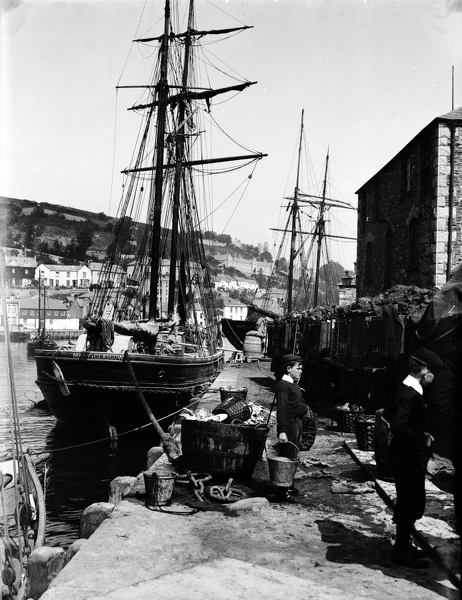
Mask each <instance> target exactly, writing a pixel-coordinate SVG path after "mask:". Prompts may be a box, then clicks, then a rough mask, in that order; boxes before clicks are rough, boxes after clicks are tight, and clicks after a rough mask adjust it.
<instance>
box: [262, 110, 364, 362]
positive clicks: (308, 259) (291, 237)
mask: <svg viewBox="0 0 462 600" xmlns="http://www.w3.org/2000/svg"><path fill="white" fill-rule="evenodd" d="M307 154H308V151H307V144H306V139H305V129H304V110H302V113H301V122H300V134H299V137H298V151H297V157H298V158H297V162H296V179H295V186H294V190H293V193H292V194H291V195H290V196H287V197H285V200H287V201H288V204H287V205H286V206H285V207H284V208H285V211H286V212H285V214H286V215H287V216H286V220H285V223H283V226H282V227H280V228H275V229H273V231H275V232H277V235H278V236H280V241H279V246H278V250H277V254H276V258H275V261H274V267H273V271H272V273H271V276H270V278H269V282H268V284H267V289H266V293H265V295H264V298H263V302H262V303H261V306H259V307H254V309H255V310H257V311H259V312H260V314H266V315H267V316H268V317H270V318H271V319H272V320H271V322H270V324H269V327H268V350H267V353H268V355H269V356H271V358H272V359H273V367H274V369H277V365H278V361H279V359H280V358H281V357H282V355H283V354H285V353H287V352H288V353H294V352H295V353H297V354H298V353H301V354H303V348H302V345H303V344H302V340H303V343H304V344H305V345H306V344H308V343H310V342H309V340H307V339H306V338H308V337H309V336H310V335H311V334H310V332H309V326H310V325H311V324H312V323H313V316H314V317H316V315H317V314H320V313H322V311H323V309H325V308H327V307H329V306H333V305H336V304H338V301H339V298H338V284H339V283H340V280H341V278H342V275H343V267H342V266H341V264H340V262H339V260H342V258H343V257H342V256H341V255H340V252H339V251H338V248H335V249H334V247H333V243H332V242H334V243H335V241H339V242H342V243H349V242H356V237H353V236H350V235H344V234H345V233H348V232H349V231H348V228H347V227H345V226H346V221H347V219H345V218H344V217H343V216H342V215H345V211H355V210H356V208H355V207H354V206H353V205H351V204H350V203H349V202H346V201H344V200H339V199H333V198H332V197H331V196H332V195H333V194H332V193H331V192H330V189H329V187H330V186H329V150H328V151H327V156H326V160H325V165H324V172H323V178H322V183H321V185H320V187H318V188H317V189H316V188H315V190H314V193H310V192H308V191H304V190H303V189H302V167H303V166H304V165H305V163H306V164H309V161H308V160H305V159H306V158H307ZM302 157H303V159H302ZM305 175H307V173H306V172H305V171H304V172H303V176H305ZM308 175H309V176H308V178H307V183H306V185H307V186H309V187H313V184H312V183H310V182H314V181H315V180H316V178H315V177H314V175H313V174H312V173H308ZM303 187H304V186H303ZM305 189H307V188H305ZM337 213H339V214H337ZM281 234H282V235H281ZM334 250H337V255H335V254H334V252H333V251H334ZM287 255H288V260H287V258H286V256H287ZM333 258H336V259H337V260H333ZM275 298H276V301H275ZM316 332H317V333H316V335H317V336H319V335H320V332H319V327H318V328H317V329H316Z"/></svg>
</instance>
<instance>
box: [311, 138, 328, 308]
mask: <svg viewBox="0 0 462 600" xmlns="http://www.w3.org/2000/svg"><path fill="white" fill-rule="evenodd" d="M328 166H329V149H327V156H326V168H325V171H324V183H323V186H322V200H321V203H320V205H319V218H318V222H317V225H316V229H317V234H318V252H317V255H316V277H315V281H314V299H313V308H316V306H317V305H318V291H319V265H320V262H321V245H322V240H323V238H324V234H325V224H326V223H325V221H324V209H325V206H326V186H327V169H328Z"/></svg>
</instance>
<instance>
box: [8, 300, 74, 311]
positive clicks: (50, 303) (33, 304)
mask: <svg viewBox="0 0 462 600" xmlns="http://www.w3.org/2000/svg"><path fill="white" fill-rule="evenodd" d="M40 306H41V308H43V300H42V302H41V305H40ZM19 307H20V308H27V309H30V310H33V309H36V310H38V307H39V299H38V297H37V298H21V299H20V300H19ZM45 308H46V310H67V306H66V305H65V304H64V302H62V301H61V300H56V299H55V298H47V299H46V301H45Z"/></svg>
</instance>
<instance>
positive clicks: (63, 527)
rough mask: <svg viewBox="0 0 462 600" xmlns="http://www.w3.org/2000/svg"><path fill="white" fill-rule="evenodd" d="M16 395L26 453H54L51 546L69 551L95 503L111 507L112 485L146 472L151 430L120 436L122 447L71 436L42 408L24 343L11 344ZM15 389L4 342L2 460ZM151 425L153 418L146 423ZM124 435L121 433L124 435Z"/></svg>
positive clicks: (49, 495) (0, 366)
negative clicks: (83, 517) (118, 479)
mask: <svg viewBox="0 0 462 600" xmlns="http://www.w3.org/2000/svg"><path fill="white" fill-rule="evenodd" d="M10 348H11V354H12V362H13V375H14V385H15V392H16V393H15V395H16V400H17V405H18V412H19V419H20V424H21V439H22V446H23V448H24V449H27V448H30V449H31V450H34V451H36V452H38V453H40V452H49V453H51V458H50V460H49V461H48V469H49V481H48V486H47V490H46V507H47V529H46V544H47V545H48V546H60V547H63V548H67V547H68V546H69V545H70V544H71V543H72V542H73V541H75V540H76V539H78V537H79V523H80V516H81V514H82V511H83V510H84V509H85V508H86V507H87V506H89V505H90V504H93V503H94V502H107V500H108V496H109V484H110V482H111V481H112V479H114V478H115V477H117V476H118V475H137V474H138V473H140V472H141V471H142V470H144V469H145V468H146V454H147V451H148V450H149V448H150V447H151V446H153V445H154V442H153V437H154V435H153V434H152V437H151V428H150V427H149V428H146V429H144V430H143V435H142V436H141V435H140V434H139V432H138V433H136V434H129V435H120V436H119V439H118V442H117V446H116V447H114V445H112V444H111V441H110V439H109V438H104V439H101V440H99V441H95V438H94V437H93V438H88V437H85V436H84V435H82V434H71V433H70V432H69V431H68V430H63V429H62V427H60V426H59V425H57V424H56V420H55V418H54V417H53V416H52V415H51V414H50V413H49V412H48V410H46V408H45V407H43V404H44V403H43V402H41V401H42V400H43V397H42V395H41V392H40V391H39V389H38V388H37V386H36V384H35V379H36V367H35V359H34V357H33V356H27V349H26V344H25V343H11V344H10ZM10 397H11V393H10V386H9V383H8V377H7V347H6V343H5V342H3V341H2V342H0V460H2V459H4V458H7V457H9V456H11V448H12V437H11V422H10V410H9V406H10ZM147 421H148V419H147ZM119 433H120V432H119Z"/></svg>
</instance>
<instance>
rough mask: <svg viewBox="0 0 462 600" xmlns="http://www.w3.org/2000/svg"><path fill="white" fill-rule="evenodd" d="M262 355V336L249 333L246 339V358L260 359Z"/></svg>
mask: <svg viewBox="0 0 462 600" xmlns="http://www.w3.org/2000/svg"><path fill="white" fill-rule="evenodd" d="M262 357H263V354H262V338H261V337H257V336H256V335H251V334H250V333H247V334H246V336H245V339H244V358H246V359H247V360H258V359H259V358H262Z"/></svg>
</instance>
